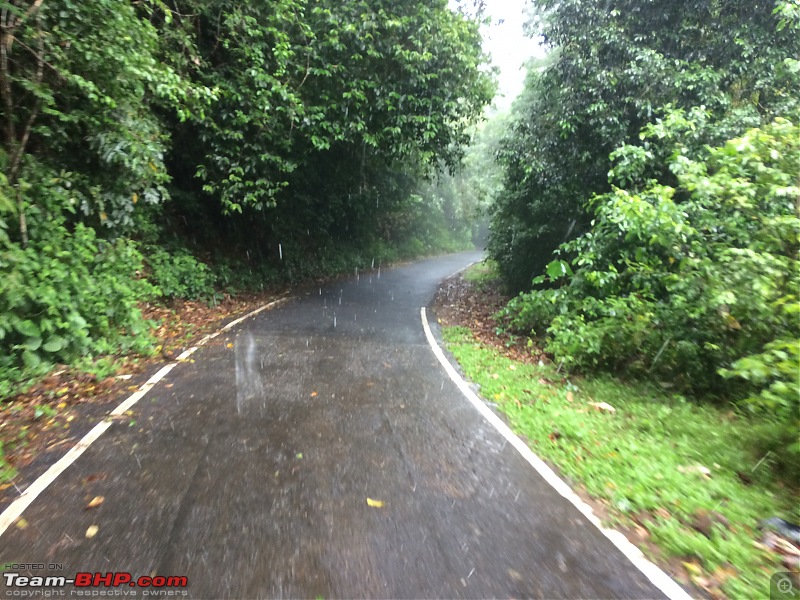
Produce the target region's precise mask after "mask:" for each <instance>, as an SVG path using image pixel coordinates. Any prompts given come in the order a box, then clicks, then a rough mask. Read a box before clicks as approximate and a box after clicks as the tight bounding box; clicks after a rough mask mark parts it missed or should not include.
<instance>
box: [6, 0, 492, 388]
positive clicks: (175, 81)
mask: <svg viewBox="0 0 800 600" xmlns="http://www.w3.org/2000/svg"><path fill="white" fill-rule="evenodd" d="M0 9H1V10H0V28H2V31H3V36H1V37H2V39H0V167H2V174H1V175H0V252H2V254H1V255H0V272H1V274H2V276H3V280H2V281H0V382H2V383H0V392H3V393H4V392H7V391H8V390H9V389H10V387H11V386H12V384H11V383H10V382H16V381H20V380H22V379H24V378H27V377H29V376H31V375H34V374H36V373H39V372H42V371H43V370H44V369H46V367H47V365H50V364H53V363H56V362H71V361H75V360H78V359H79V358H80V357H84V356H89V355H96V354H98V353H104V352H117V351H120V350H125V349H128V348H132V347H136V348H139V349H145V347H146V343H147V337H146V335H144V334H145V333H146V330H147V328H146V326H145V324H144V323H142V322H141V317H140V316H139V314H138V312H137V310H136V303H137V302H141V301H144V300H148V299H153V298H156V297H159V296H160V297H161V298H165V299H167V298H177V297H189V298H196V297H205V298H209V297H213V294H214V293H215V292H214V289H213V286H214V284H215V283H219V284H221V285H223V286H226V287H227V288H228V290H230V291H232V290H235V289H244V288H248V289H263V287H264V286H265V285H272V284H274V283H276V282H284V281H287V280H288V281H295V280H297V279H300V278H304V277H311V276H317V275H320V274H323V273H325V274H329V273H331V272H334V271H335V272H341V271H342V270H346V269H350V268H355V267H358V268H362V267H364V266H367V265H369V263H370V261H371V260H372V259H373V258H375V257H376V254H377V255H379V256H386V257H389V256H391V257H394V258H396V257H397V256H399V255H400V254H403V255H405V254H408V255H411V254H417V253H421V252H428V251H431V250H434V249H441V248H445V247H446V248H448V249H449V248H452V247H455V246H456V245H457V244H459V243H460V242H461V240H462V238H463V234H464V230H465V229H466V227H464V226H463V223H462V221H463V220H464V216H463V215H460V214H456V211H450V212H448V207H447V206H445V204H444V203H442V202H439V200H438V199H436V198H434V197H433V196H432V195H428V194H424V195H423V194H420V191H421V190H422V189H424V186H422V185H421V184H420V182H421V181H422V180H423V179H425V178H427V177H430V176H432V175H433V173H434V172H435V171H436V170H437V169H438V168H439V167H440V165H441V166H448V167H454V166H455V165H456V164H457V163H458V160H459V158H460V157H461V154H462V146H463V145H464V143H466V141H467V140H468V132H469V129H470V127H471V126H472V125H473V124H474V122H475V121H476V120H477V119H478V118H479V116H480V112H481V109H482V107H483V106H484V104H486V103H487V102H488V101H489V100H490V98H491V95H492V91H493V84H492V81H491V77H490V75H489V74H487V73H486V72H484V71H482V70H481V69H479V68H478V67H479V66H480V64H481V63H482V61H483V60H484V56H483V54H482V52H481V49H480V36H479V33H478V23H477V21H475V20H473V19H471V18H468V17H466V16H465V15H463V14H461V13H459V12H455V11H451V10H450V9H449V8H448V5H447V2H446V0H436V1H435V2H416V3H400V4H398V3H393V2H387V1H384V0H361V1H358V2H350V3H341V2H333V1H328V0H324V1H323V2H309V1H307V0H277V1H275V2H256V3H252V2H251V3H241V2H233V1H232V0H177V1H176V2H171V3H164V2H161V1H159V0H147V1H145V2H136V3H130V2H125V1H124V0H98V1H97V2H74V1H73V0H45V1H44V2H38V1H36V2H34V1H33V0H0ZM167 200H169V202H167ZM454 225H457V226H458V227H457V230H453V229H452V227H453V226H454ZM137 248H142V249H143V250H144V253H145V256H146V260H145V263H144V265H143V264H142V256H141V255H140V254H139V252H138V251H137ZM280 248H282V249H283V252H282V253H281V252H280V250H279V249H280ZM376 248H377V249H378V250H379V251H380V252H375V249H376ZM189 249H191V250H189ZM193 253H195V254H196V256H201V257H203V260H202V261H200V260H198V259H197V258H195V254H193ZM281 254H283V256H281ZM212 259H213V260H212ZM379 260H381V259H380V258H379ZM207 262H208V263H216V264H206V263H207Z"/></svg>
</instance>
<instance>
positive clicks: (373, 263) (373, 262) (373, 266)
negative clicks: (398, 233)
mask: <svg viewBox="0 0 800 600" xmlns="http://www.w3.org/2000/svg"><path fill="white" fill-rule="evenodd" d="M374 268H375V259H374V258H373V259H372V266H371V267H370V269H374Z"/></svg>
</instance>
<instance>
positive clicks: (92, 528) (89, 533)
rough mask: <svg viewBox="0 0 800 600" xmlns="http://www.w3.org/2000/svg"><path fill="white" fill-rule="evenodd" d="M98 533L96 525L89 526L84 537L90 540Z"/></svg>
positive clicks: (98, 529)
mask: <svg viewBox="0 0 800 600" xmlns="http://www.w3.org/2000/svg"><path fill="white" fill-rule="evenodd" d="M98 531H100V528H99V527H98V526H97V525H90V526H89V529H87V530H86V537H87V538H88V539H92V538H93V537H94V536H96V535H97V532H98Z"/></svg>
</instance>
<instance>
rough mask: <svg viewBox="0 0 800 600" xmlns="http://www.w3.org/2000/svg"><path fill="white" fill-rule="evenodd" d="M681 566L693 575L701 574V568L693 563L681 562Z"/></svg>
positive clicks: (698, 575)
mask: <svg viewBox="0 0 800 600" xmlns="http://www.w3.org/2000/svg"><path fill="white" fill-rule="evenodd" d="M683 566H684V567H685V568H686V570H687V571H688V572H689V574H690V575H692V576H693V577H700V575H702V574H703V570H702V569H701V568H700V566H699V565H696V564H695V563H691V562H685V563H683Z"/></svg>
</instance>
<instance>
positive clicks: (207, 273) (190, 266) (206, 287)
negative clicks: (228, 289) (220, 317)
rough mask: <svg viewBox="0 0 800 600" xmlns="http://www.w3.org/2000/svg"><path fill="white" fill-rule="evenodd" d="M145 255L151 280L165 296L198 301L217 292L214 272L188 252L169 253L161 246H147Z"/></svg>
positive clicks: (160, 293) (176, 251)
mask: <svg viewBox="0 0 800 600" xmlns="http://www.w3.org/2000/svg"><path fill="white" fill-rule="evenodd" d="M145 256H146V259H145V261H146V263H147V266H148V267H149V269H148V279H149V280H150V281H151V282H152V283H153V284H154V285H155V286H156V287H157V288H158V291H159V295H161V296H162V297H165V298H187V299H191V300H194V299H197V298H209V297H210V296H212V295H213V293H214V283H215V279H216V278H215V276H214V274H213V273H212V271H211V269H209V268H208V266H207V265H206V264H205V263H202V262H200V261H199V260H197V259H196V258H195V257H194V256H192V255H191V254H190V253H189V252H188V251H186V250H175V251H173V252H168V251H167V250H164V249H163V248H159V247H157V246H147V247H146V249H145Z"/></svg>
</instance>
